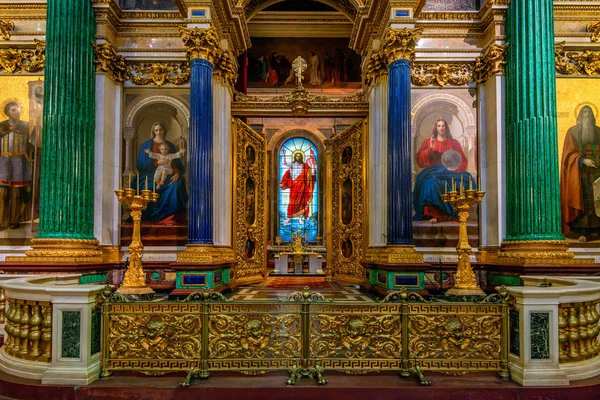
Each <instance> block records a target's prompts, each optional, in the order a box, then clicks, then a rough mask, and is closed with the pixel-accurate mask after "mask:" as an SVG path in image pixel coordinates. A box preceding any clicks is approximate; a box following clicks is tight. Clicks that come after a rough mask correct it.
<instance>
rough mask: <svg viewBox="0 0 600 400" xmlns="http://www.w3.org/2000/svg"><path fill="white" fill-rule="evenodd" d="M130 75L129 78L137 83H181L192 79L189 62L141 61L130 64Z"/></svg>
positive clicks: (160, 84)
mask: <svg viewBox="0 0 600 400" xmlns="http://www.w3.org/2000/svg"><path fill="white" fill-rule="evenodd" d="M128 75H129V80H131V82H133V83H135V84H136V85H147V84H155V85H157V86H162V85H164V84H165V83H171V84H173V85H181V84H182V83H186V82H187V81H188V80H189V79H190V70H189V67H188V63H187V62H180V63H153V64H150V63H140V64H130V65H129V71H128Z"/></svg>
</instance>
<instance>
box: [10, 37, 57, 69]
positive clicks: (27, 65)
mask: <svg viewBox="0 0 600 400" xmlns="http://www.w3.org/2000/svg"><path fill="white" fill-rule="evenodd" d="M34 42H35V50H30V49H12V48H9V49H0V67H1V68H0V71H2V72H6V73H9V74H13V73H15V72H38V71H41V70H43V69H44V63H45V62H46V42H45V41H43V40H38V39H34Z"/></svg>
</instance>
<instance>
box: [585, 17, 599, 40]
mask: <svg viewBox="0 0 600 400" xmlns="http://www.w3.org/2000/svg"><path fill="white" fill-rule="evenodd" d="M586 29H587V31H588V32H591V33H592V37H591V40H592V42H597V41H598V40H599V39H600V21H596V22H592V23H591V24H587V26H586Z"/></svg>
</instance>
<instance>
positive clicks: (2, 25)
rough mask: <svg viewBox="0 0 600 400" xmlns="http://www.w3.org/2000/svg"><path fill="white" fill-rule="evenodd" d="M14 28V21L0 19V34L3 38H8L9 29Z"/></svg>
mask: <svg viewBox="0 0 600 400" xmlns="http://www.w3.org/2000/svg"><path fill="white" fill-rule="evenodd" d="M13 29H15V23H14V22H11V21H5V20H3V19H0V35H2V38H3V39H4V40H8V39H10V31H12V30H13Z"/></svg>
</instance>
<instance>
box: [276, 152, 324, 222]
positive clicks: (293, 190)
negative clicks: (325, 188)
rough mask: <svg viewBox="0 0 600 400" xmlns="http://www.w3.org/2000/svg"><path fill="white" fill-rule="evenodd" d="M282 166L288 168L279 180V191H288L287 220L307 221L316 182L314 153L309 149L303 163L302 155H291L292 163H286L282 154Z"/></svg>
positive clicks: (295, 153) (298, 153)
mask: <svg viewBox="0 0 600 400" xmlns="http://www.w3.org/2000/svg"><path fill="white" fill-rule="evenodd" d="M284 165H286V166H287V167H289V168H288V170H287V171H285V174H284V175H283V178H282V179H281V182H280V185H281V189H284V190H285V189H289V190H290V202H289V204H288V209H287V218H286V220H285V222H286V223H287V222H289V220H290V219H291V218H300V220H301V221H302V220H303V219H308V217H309V215H310V202H311V200H312V196H313V193H314V188H315V182H316V166H317V161H316V157H315V153H314V151H313V150H312V149H310V156H309V157H308V158H307V159H306V162H304V153H303V152H302V151H296V152H294V153H293V161H292V162H291V164H288V163H287V160H285V154H284Z"/></svg>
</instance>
